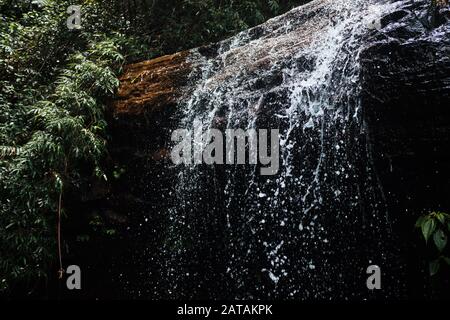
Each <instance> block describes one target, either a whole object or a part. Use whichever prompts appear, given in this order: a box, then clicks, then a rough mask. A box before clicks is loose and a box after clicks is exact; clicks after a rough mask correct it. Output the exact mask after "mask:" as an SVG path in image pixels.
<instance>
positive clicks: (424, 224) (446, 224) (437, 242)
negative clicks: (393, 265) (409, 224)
mask: <svg viewBox="0 0 450 320" xmlns="http://www.w3.org/2000/svg"><path fill="white" fill-rule="evenodd" d="M416 228H419V229H420V230H421V232H422V236H423V238H424V239H425V241H426V242H427V243H428V240H429V239H433V246H434V251H435V252H437V254H436V255H437V258H436V259H433V260H432V261H430V263H429V271H430V275H432V276H433V275H435V274H437V273H438V271H439V269H440V267H441V265H442V264H447V265H450V258H448V257H446V256H445V255H444V251H445V249H446V247H447V242H448V235H449V234H450V215H449V214H447V213H444V212H431V213H429V214H427V215H423V216H420V217H419V218H418V219H417V221H416Z"/></svg>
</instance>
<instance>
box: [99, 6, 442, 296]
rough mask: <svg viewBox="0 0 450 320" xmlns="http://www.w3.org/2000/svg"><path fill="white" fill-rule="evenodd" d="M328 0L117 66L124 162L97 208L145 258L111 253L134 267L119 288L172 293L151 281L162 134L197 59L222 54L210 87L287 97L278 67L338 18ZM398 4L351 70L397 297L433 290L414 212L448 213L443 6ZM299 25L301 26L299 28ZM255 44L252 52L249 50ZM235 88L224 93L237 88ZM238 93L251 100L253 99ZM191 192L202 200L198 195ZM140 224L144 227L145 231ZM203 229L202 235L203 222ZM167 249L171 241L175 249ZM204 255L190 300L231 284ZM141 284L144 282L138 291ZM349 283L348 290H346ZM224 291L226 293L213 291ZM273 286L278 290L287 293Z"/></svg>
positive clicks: (190, 84) (165, 181) (173, 121)
mask: <svg viewBox="0 0 450 320" xmlns="http://www.w3.org/2000/svg"><path fill="white" fill-rule="evenodd" d="M328 2H329V1H314V2H312V3H311V4H310V5H308V6H307V9H304V10H298V9H296V10H293V11H292V12H289V13H288V14H286V15H285V16H283V17H282V18H280V19H274V20H273V21H272V20H271V21H269V22H268V23H267V24H266V25H263V26H259V27H256V28H253V29H250V30H249V31H247V32H245V33H244V37H243V38H245V40H244V41H243V43H242V41H241V44H240V45H239V46H236V47H233V45H234V44H233V43H232V42H231V40H230V41H225V42H224V43H221V44H213V45H210V46H206V47H202V48H199V49H196V50H192V51H187V52H182V53H178V54H175V55H172V56H166V57H162V58H158V59H155V60H151V61H145V62H141V63H136V64H132V65H129V66H127V67H126V68H125V71H124V74H123V75H122V77H121V87H120V89H119V93H118V97H117V100H116V101H115V102H114V103H113V104H112V105H111V108H110V123H109V125H110V128H111V143H110V154H111V161H112V162H113V163H114V165H115V166H116V167H117V168H123V169H124V171H125V174H124V175H123V176H122V177H120V178H119V179H118V181H115V182H113V183H112V186H111V189H110V191H109V192H108V200H105V201H104V203H103V207H104V208H105V210H110V211H112V212H114V213H117V214H118V215H123V216H127V219H128V220H127V223H126V225H125V226H124V227H123V230H121V232H122V242H125V243H127V244H126V245H125V247H133V251H134V252H142V256H139V254H138V255H136V254H132V253H131V252H130V251H128V250H127V249H126V248H124V249H122V250H120V253H118V254H119V255H122V256H121V258H120V259H117V260H115V261H114V265H115V266H116V267H118V268H119V269H120V268H122V269H123V270H133V275H132V276H128V278H126V280H124V282H123V283H124V284H123V286H124V287H125V291H127V293H123V292H121V294H125V295H127V294H131V295H138V296H146V297H167V296H170V295H167V294H166V295H165V294H163V293H158V294H155V289H154V287H155V286H158V285H159V284H161V283H162V282H161V279H160V275H161V274H164V272H165V270H164V268H170V266H169V267H168V265H163V264H158V263H156V262H155V263H154V264H152V263H153V262H149V261H151V260H152V259H153V256H152V252H154V253H155V257H154V259H158V257H161V255H163V254H164V253H161V246H162V245H163V244H164V243H165V242H166V241H167V239H166V238H165V234H166V232H167V229H168V228H169V227H168V224H167V223H166V222H165V221H166V219H167V218H168V217H166V216H165V214H164V213H165V212H168V210H170V209H171V208H172V207H173V204H172V202H173V199H171V200H170V201H169V200H167V199H169V198H170V196H169V194H171V192H173V190H174V184H176V183H177V182H176V178H175V177H176V176H177V172H176V171H175V169H174V168H173V165H172V163H171V161H170V159H169V157H168V155H169V148H170V135H171V132H172V130H173V129H174V128H175V127H176V126H177V121H178V120H177V119H178V118H179V117H178V116H177V113H178V112H179V109H180V108H186V105H185V102H186V99H188V97H189V96H190V95H191V94H192V93H193V92H194V91H195V90H196V87H197V86H198V82H197V81H198V79H199V78H201V77H202V76H203V75H202V72H204V70H205V61H221V62H217V65H214V66H213V69H214V73H213V76H211V77H210V78H209V80H208V82H207V84H206V85H207V86H209V85H210V86H212V87H213V90H220V88H221V86H223V87H230V86H229V83H230V81H234V80H236V81H237V82H236V84H234V85H233V88H242V90H244V89H245V90H249V92H254V93H256V94H261V95H263V94H264V95H265V94H266V93H268V96H267V98H266V99H267V101H271V100H270V99H278V101H283V99H285V96H284V95H285V93H281V94H279V95H277V94H278V93H277V92H276V90H275V89H276V88H277V87H279V86H280V85H281V83H282V82H283V76H282V74H281V71H280V70H283V68H284V66H286V65H287V64H288V63H287V60H290V58H291V57H292V56H293V55H294V53H295V52H297V50H300V49H299V48H302V47H307V46H309V45H310V44H311V43H312V41H313V40H314V37H315V34H316V33H319V32H321V31H320V30H321V29H323V28H325V25H327V24H328V23H329V21H334V20H336V21H338V20H339V19H340V18H341V17H339V16H333V15H332V14H331V13H329V12H328V11H327V10H328V9H327V7H326V6H327V3H328ZM398 3H399V4H398V5H396V6H393V7H392V8H391V11H390V12H388V13H386V12H383V13H382V16H381V18H382V19H381V25H380V27H379V28H374V29H373V30H372V31H370V32H368V33H367V34H365V35H364V40H363V42H362V43H363V44H362V48H361V50H360V51H359V61H358V63H359V64H360V69H359V71H358V72H359V75H360V78H359V79H360V80H359V82H360V93H359V95H360V101H361V106H360V107H361V110H362V114H361V121H362V123H363V126H362V128H363V130H364V132H365V139H367V140H368V144H367V149H368V151H367V152H368V153H369V155H371V156H369V158H368V160H367V161H373V164H374V171H375V177H376V179H377V182H376V183H377V184H379V185H381V186H382V192H381V195H380V196H379V197H380V199H381V200H379V201H381V202H383V203H384V205H385V206H386V210H387V211H388V212H389V215H390V217H391V219H392V230H391V232H392V233H393V235H394V238H395V239H396V242H395V245H398V248H397V249H398V250H399V252H400V253H399V259H401V260H402V265H403V267H402V268H403V269H402V268H400V269H401V270H402V271H398V270H397V271H393V275H392V276H393V277H396V276H398V277H399V279H401V280H398V282H402V284H399V283H397V284H396V285H397V286H398V287H399V288H400V287H401V289H398V288H396V289H395V290H397V291H396V292H394V293H393V294H392V295H391V296H396V297H400V298H401V297H406V296H409V297H411V296H412V297H421V296H422V295H424V294H426V293H427V292H428V293H429V288H428V287H427V286H428V282H427V281H426V280H422V279H424V278H425V279H426V274H425V273H426V270H425V264H424V262H423V260H422V258H423V256H421V255H422V254H423V252H422V250H423V248H422V247H421V244H420V241H419V240H418V239H417V238H416V236H417V235H416V234H414V232H413V225H414V220H415V219H416V218H417V216H418V215H419V214H421V213H423V212H426V211H428V210H437V209H439V210H443V211H445V210H447V211H448V210H449V209H450V196H449V190H450V151H449V150H450V149H449V147H450V144H449V142H450V141H449V140H450V109H449V106H450V24H449V11H448V8H446V7H443V8H440V9H436V10H435V11H432V12H431V11H430V9H429V4H428V2H427V1H400V2H398ZM294 17H295V18H294ZM299 17H300V18H299ZM295 21H302V23H299V24H298V25H296V22H295ZM305 21H306V22H305ZM287 22H289V23H287ZM334 23H335V24H337V23H338V22H334ZM285 25H286V26H287V25H289V26H288V27H284V26H285ZM283 28H284V29H283ZM281 29H283V30H281ZM280 30H281V31H280ZM258 39H259V41H258V42H255V41H256V40H258ZM254 43H257V45H255V48H256V49H254V50H253V49H252V50H253V51H252V50H250V51H248V50H247V49H245V48H246V46H247V48H248V47H252V46H253V45H254ZM224 48H227V49H224ZM242 48H244V49H242ZM226 50H229V51H230V52H231V53H229V54H227V55H226V56H225V58H224V59H223V60H220V59H219V58H218V57H220V56H221V55H223V53H224V51H226ZM246 50H247V51H246ZM346 50H350V49H348V48H347V49H346ZM285 62H286V63H285ZM214 63H216V62H214ZM289 63H291V62H289ZM295 64H296V66H297V67H298V66H300V68H301V70H307V69H311V68H312V65H313V64H314V61H313V60H311V57H310V56H307V55H305V56H303V57H296V61H295ZM274 65H276V66H279V67H273V66H274ZM242 68H244V69H245V75H246V77H247V78H248V77H251V76H252V75H253V78H254V79H255V81H248V80H245V79H246V78H245V77H244V78H242V77H243V76H242ZM217 70H218V71H217ZM261 70H264V72H261ZM262 74H264V75H262ZM242 79H244V80H242ZM341 81H342V80H341ZM337 86H339V83H338V84H337ZM217 88H219V89H217ZM233 90H234V91H230V94H235V95H240V94H241V93H242V91H241V90H238V89H233ZM283 94H284V95H283ZM336 97H337V96H336ZM246 99H248V100H251V99H254V97H253V96H251V97H250V95H249V97H248V98H246ZM204 104H206V102H205V103H204ZM204 104H203V105H204ZM266 107H270V104H267V106H266ZM260 112H264V109H263V111H260ZM177 117H178V118H177ZM305 122H306V121H305ZM352 128H353V127H352ZM352 128H351V130H357V129H355V128H354V129H352ZM311 141H312V140H311ZM352 152H357V151H355V150H353V151H352ZM361 179H362V178H361ZM195 183H201V182H200V181H195ZM204 192H207V190H205V191H204ZM362 193H364V191H363V192H362ZM192 196H194V197H195V196H197V197H201V193H200V194H197V195H195V193H193V195H192ZM209 197H221V195H214V194H210V195H209ZM363 197H364V196H363ZM367 197H369V196H367ZM171 201H172V202H171ZM180 201H181V199H180ZM211 201H212V200H211ZM214 201H218V202H220V201H222V200H221V199H219V200H217V199H216V200H214ZM202 203H203V205H204V206H205V210H206V209H208V210H210V211H211V212H217V208H216V207H211V208H208V206H209V202H202ZM368 208H369V207H368ZM366 209H367V208H366ZM218 214H220V212H219V213H218ZM144 221H145V223H148V225H151V227H150V228H149V227H147V228H143V227H142V224H143V223H144ZM205 221H207V220H205ZM343 223H344V222H343ZM130 226H131V231H130ZM199 230H201V232H204V229H203V228H200V229H199ZM201 232H200V233H199V237H200V234H201ZM205 232H209V233H210V236H209V239H216V237H217V239H216V240H214V241H212V242H211V243H209V246H210V247H213V250H216V249H217V250H222V248H221V246H223V244H221V243H220V238H221V237H222V236H223V237H225V236H226V235H222V230H221V228H220V225H219V224H217V225H215V224H214V223H212V224H211V226H210V228H209V229H208V231H205ZM130 233H131V234H130ZM214 246H216V247H215V248H216V249H214ZM197 247H198V248H202V247H200V246H197ZM173 250H178V249H176V248H175V247H173ZM202 250H203V249H202ZM205 250H206V249H205ZM143 256H145V259H144V258H143ZM149 256H150V258H149ZM202 257H206V258H204V259H205V261H208V266H206V263H205V264H204V265H203V266H202V267H204V268H205V269H204V270H202V271H200V273H202V277H203V278H202V281H204V283H203V285H204V286H205V287H209V288H210V289H208V290H206V289H198V292H197V291H195V292H196V293H195V294H194V296H195V297H200V298H201V297H203V298H205V297H207V296H211V295H212V297H216V298H224V297H226V298H229V297H230V296H229V295H226V294H225V291H226V290H230V291H231V292H234V291H233V290H235V289H233V290H231V289H229V288H228V287H226V286H225V287H223V288H222V287H220V286H219V287H217V284H218V283H219V282H220V281H221V280H223V282H226V281H227V280H225V276H220V275H218V276H217V277H215V276H212V275H211V273H214V272H216V270H219V269H220V264H221V263H223V262H222V261H221V260H220V259H217V257H214V256H213V255H212V253H211V252H209V251H208V252H207V250H206V251H205V252H203V253H202ZM124 259H125V260H126V261H123V260H124ZM120 260H122V261H121V262H119V261H120ZM183 261H184V260H183ZM255 263H257V262H255ZM261 264H263V262H261ZM149 265H150V268H151V270H150V271H149ZM195 268H200V267H199V266H197V267H195ZM272 276H273V274H271V278H272V280H273V277H272ZM221 277H223V278H221ZM418 278H420V279H421V280H420V281H419V280H417V279H418ZM269 280H270V279H269ZM252 281H253V282H251V283H258V284H259V283H262V285H261V286H262V287H264V286H266V287H269V285H270V284H266V283H265V282H264V281H266V280H264V279H263V280H261V279H259V278H258V279H256V278H255V279H254V280H252ZM268 282H270V281H268ZM136 283H139V285H136ZM161 285H162V284H161ZM139 286H142V288H140V289H139V290H138V289H137V287H139ZM199 286H200V285H199ZM444 286H445V284H444ZM169 287H170V286H169ZM349 287H350V288H346V290H351V289H352V287H351V285H349ZM222 289H223V290H224V293H223V294H225V295H222V294H221V292H220V291H221V290H222ZM182 290H188V289H183V288H182V285H180V291H181V293H180V295H181V296H184V297H192V295H189V294H188V293H185V294H183V291H182ZM202 290H203V291H202ZM205 290H206V291H205ZM137 292H139V293H137ZM186 292H188V291H186ZM255 292H257V293H255V296H257V297H258V296H259V297H264V293H261V292H265V291H264V290H262V291H261V292H260V291H255ZM280 292H281V293H280V295H281V296H282V295H284V294H285V293H284V292H283V291H280ZM435 294H443V293H442V292H438V293H435ZM337 296H339V295H337ZM300 297H302V296H300ZM307 297H309V298H310V297H311V295H308V296H307ZM319 297H320V295H319Z"/></svg>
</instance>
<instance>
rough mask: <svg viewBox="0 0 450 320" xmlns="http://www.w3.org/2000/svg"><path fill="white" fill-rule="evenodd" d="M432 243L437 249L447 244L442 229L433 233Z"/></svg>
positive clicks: (440, 249) (442, 248) (441, 248)
mask: <svg viewBox="0 0 450 320" xmlns="http://www.w3.org/2000/svg"><path fill="white" fill-rule="evenodd" d="M433 240H434V244H435V245H436V248H438V250H439V251H442V250H444V248H445V246H446V245H447V235H446V234H445V233H444V231H442V229H438V230H437V231H436V232H435V233H434V235H433Z"/></svg>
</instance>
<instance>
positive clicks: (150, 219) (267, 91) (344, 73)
mask: <svg viewBox="0 0 450 320" xmlns="http://www.w3.org/2000/svg"><path fill="white" fill-rule="evenodd" d="M432 15H433V16H432V17H430V9H429V6H428V5H427V1H397V2H392V3H390V2H381V1H359V0H345V1H339V2H337V1H331V0H316V1H313V2H311V3H310V4H308V5H305V6H303V7H299V8H296V9H294V10H292V11H291V12H288V13H287V14H285V15H283V16H281V17H278V18H275V19H272V20H270V21H268V22H267V23H265V24H263V25H261V26H258V27H255V28H252V29H250V30H247V31H245V32H243V33H241V34H239V35H237V36H235V37H233V38H231V39H228V40H225V41H223V42H220V43H217V44H212V45H210V46H206V47H202V48H198V49H194V50H191V51H186V52H182V53H178V54H175V55H172V56H166V57H162V58H158V59H155V60H150V61H145V62H141V63H137V64H133V65H129V66H127V67H126V69H125V71H124V74H123V76H122V77H121V87H120V89H119V93H118V97H117V100H116V101H115V102H114V103H113V104H112V106H111V119H110V127H111V131H112V143H111V145H110V148H111V155H112V158H113V159H114V161H116V162H117V165H118V166H120V167H123V168H126V172H127V173H126V174H125V175H124V176H123V177H122V178H121V179H120V180H119V181H118V183H117V185H116V186H115V192H116V193H126V194H130V196H129V197H128V198H134V199H139V201H134V202H133V204H132V205H129V204H127V205H126V206H122V209H121V210H122V212H123V210H124V209H123V207H128V208H129V209H128V211H127V210H125V211H126V212H125V213H126V214H127V215H128V221H129V225H128V227H127V229H126V230H125V229H124V230H123V234H122V236H123V237H124V241H127V242H129V243H132V245H130V248H132V249H131V250H130V251H129V252H126V253H124V254H125V257H124V256H122V257H121V258H120V259H118V261H117V263H116V265H115V266H116V268H118V269H120V271H119V272H120V274H121V275H120V277H119V276H118V278H119V280H120V281H122V283H123V286H124V287H125V292H123V293H122V294H124V295H126V296H127V295H129V296H139V297H151V298H161V297H162V298H217V299H220V298H222V299H223V298H292V299H315V298H320V299H333V298H345V299H362V298H368V297H369V296H368V294H367V289H366V288H365V280H366V273H365V270H366V268H367V266H368V265H369V264H373V263H374V264H379V265H380V266H381V267H382V270H385V273H384V279H385V280H384V282H383V285H385V286H386V287H385V288H388V289H386V290H383V292H382V293H378V292H376V293H372V294H371V295H370V297H387V296H389V297H404V296H405V295H408V294H409V295H414V294H418V295H420V294H421V292H419V291H420V289H417V288H416V287H414V285H408V281H409V280H411V279H412V281H413V282H415V283H417V279H418V278H422V276H420V272H421V265H420V262H419V261H420V257H417V252H416V251H417V248H416V247H415V246H414V245H413V243H416V242H417V241H416V240H415V239H414V237H413V236H414V235H412V234H411V228H412V225H413V221H414V219H415V217H416V216H417V215H418V214H420V213H421V212H422V210H424V209H441V210H446V209H448V208H449V207H450V203H449V202H448V197H447V196H446V195H445V193H446V191H447V190H449V187H450V185H449V183H450V179H449V177H450V165H449V164H450V162H449V160H450V159H449V158H450V154H449V151H448V145H449V142H450V141H449V137H450V135H449V133H450V132H449V131H450V111H449V109H448V106H449V105H450V104H449V102H450V99H449V95H450V92H449V91H450V79H449V75H450V72H449V71H450V55H449V48H450V46H449V44H450V43H449V41H450V40H449V39H450V26H449V22H448V11H446V9H445V8H441V9H436V10H434V11H433V12H432ZM378 19H380V27H379V28H374V27H373V24H372V22H373V21H374V20H378ZM198 118H200V119H201V120H202V121H203V123H204V125H203V126H204V127H203V129H208V128H219V129H224V128H244V129H245V128H255V129H260V128H276V129H279V130H280V140H281V149H280V172H279V173H278V174H277V175H275V176H273V177H268V178H267V177H264V178H262V177H260V176H257V175H255V174H254V172H255V171H258V170H254V169H255V168H254V167H252V166H250V167H239V168H237V167H226V166H220V165H216V166H205V165H201V166H192V167H176V166H174V165H173V164H172V163H171V161H170V158H169V154H170V149H171V147H172V143H171V141H170V136H171V132H172V131H173V130H174V129H176V128H186V129H193V126H194V120H195V119H198ZM113 193H114V191H113ZM399 239H400V240H399ZM399 242H400V243H402V246H400V249H399V245H398V243H399ZM409 243H411V245H410V244H409ZM405 270H406V271H405ZM410 278H411V279H410ZM417 286H418V287H419V286H423V285H422V284H417ZM416 289H417V290H419V291H417V290H416Z"/></svg>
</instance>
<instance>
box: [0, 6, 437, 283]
mask: <svg viewBox="0 0 450 320" xmlns="http://www.w3.org/2000/svg"><path fill="white" fill-rule="evenodd" d="M305 2H308V1H307V0H296V1H294V0H292V1H291V0H243V1H233V0H122V1H106V0H80V1H69V0H41V1H37V0H36V1H35V0H0V12H1V17H0V195H1V196H0V291H1V290H2V289H13V288H14V286H15V285H17V284H20V285H21V286H22V287H25V288H27V287H33V286H34V283H33V282H35V281H37V280H39V279H41V278H44V277H46V276H47V274H48V272H49V270H50V269H51V267H52V266H53V265H55V262H56V260H57V259H56V253H57V250H56V245H57V244H56V221H57V213H58V211H59V210H60V209H62V214H63V218H64V217H65V216H69V215H73V214H78V213H76V212H71V211H70V208H67V207H66V206H65V205H64V199H65V195H67V194H68V193H69V192H70V193H71V194H76V192H77V190H81V189H82V188H85V186H86V184H87V183H88V181H89V180H90V179H91V178H92V177H94V176H96V177H97V178H98V179H106V175H105V173H104V168H103V167H102V162H103V159H104V157H105V153H106V150H107V148H106V121H105V118H104V110H105V105H106V103H107V100H108V98H110V97H111V96H113V94H114V92H115V90H116V88H117V87H118V85H119V82H118V79H117V77H116V75H117V74H118V73H120V71H121V67H122V64H123V63H124V61H127V62H132V61H136V60H143V59H147V58H151V57H154V56H157V55H162V54H167V53H171V52H174V51H178V50H183V49H187V48H191V47H195V46H199V45H203V44H207V43H209V42H213V41H217V40H220V39H223V38H225V37H227V36H230V35H232V34H234V33H236V32H238V31H241V30H243V29H245V28H248V27H249V26H253V25H256V24H258V23H261V22H263V21H264V20H266V19H268V18H270V17H272V16H274V15H276V14H280V13H282V12H285V11H287V10H288V9H290V8H291V7H293V6H294V5H299V4H302V3H305ZM70 4H81V5H82V29H81V30H77V31H71V30H68V29H67V27H66V19H67V17H68V15H67V12H66V10H67V7H68V6H69V5H70ZM123 173H124V171H123V169H122V168H116V169H115V170H113V171H112V176H113V177H115V178H118V177H120V175H122V174H123ZM60 197H62V199H63V202H62V208H60V207H59V198H60ZM96 219H97V218H96ZM98 222H99V221H97V220H94V221H93V222H92V223H91V224H90V225H91V226H92V227H95V228H96V230H97V232H98V233H99V234H102V235H106V236H113V235H114V234H115V232H116V231H115V230H114V229H111V228H110V227H109V226H107V225H105V224H104V223H102V224H98ZM63 225H64V224H63ZM78 234H79V235H81V236H80V237H78V241H81V242H82V241H89V236H86V230H80V232H79V233H78ZM437 241H441V242H440V244H441V245H442V239H441V240H439V239H438V240H437ZM67 245H68V244H67V243H65V244H64V246H63V248H64V247H66V246H67Z"/></svg>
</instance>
